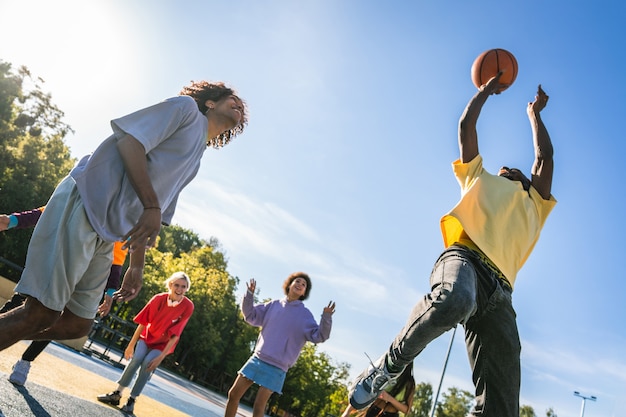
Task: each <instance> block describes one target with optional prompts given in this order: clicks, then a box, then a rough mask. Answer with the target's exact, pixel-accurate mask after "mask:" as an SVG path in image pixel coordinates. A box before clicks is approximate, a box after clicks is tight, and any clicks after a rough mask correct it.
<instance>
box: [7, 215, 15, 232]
mask: <svg viewBox="0 0 626 417" xmlns="http://www.w3.org/2000/svg"><path fill="white" fill-rule="evenodd" d="M15 226H17V216H16V215H14V214H9V225H8V226H7V229H13V228H14V227H15Z"/></svg>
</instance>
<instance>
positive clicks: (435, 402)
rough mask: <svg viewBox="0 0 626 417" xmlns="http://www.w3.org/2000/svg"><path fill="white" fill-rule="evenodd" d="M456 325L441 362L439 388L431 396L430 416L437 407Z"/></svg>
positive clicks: (432, 415) (432, 416)
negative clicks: (444, 358) (432, 396)
mask: <svg viewBox="0 0 626 417" xmlns="http://www.w3.org/2000/svg"><path fill="white" fill-rule="evenodd" d="M456 328H457V326H454V331H453V332H452V337H451V338H450V344H449V345H448V353H446V360H445V362H444V363H443V371H441V378H439V388H437V393H436V394H435V397H434V398H433V408H431V409H430V417H434V415H435V409H436V408H437V399H438V398H439V391H441V384H442V383H443V376H444V375H445V374H446V367H447V366H448V359H450V351H451V350H452V342H454V335H455V334H456Z"/></svg>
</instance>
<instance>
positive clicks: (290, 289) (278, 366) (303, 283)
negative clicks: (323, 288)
mask: <svg viewBox="0 0 626 417" xmlns="http://www.w3.org/2000/svg"><path fill="white" fill-rule="evenodd" d="M246 285H247V287H248V291H247V292H246V295H245V296H244V297H243V301H242V302H241V311H242V312H243V317H244V319H245V320H246V322H247V323H248V324H251V325H252V326H257V327H261V333H260V334H259V338H258V339H257V342H256V347H255V349H254V353H253V354H252V356H251V357H250V359H248V361H247V362H246V363H245V364H244V365H243V367H242V368H241V369H240V370H239V373H238V375H237V378H236V379H235V382H234V383H233V385H232V387H231V388H230V390H229V391H228V402H227V403H226V408H225V411H224V417H234V416H235V414H236V413H237V408H238V406H239V400H240V399H241V397H242V396H243V395H244V394H245V393H246V391H247V390H248V388H250V387H251V386H252V384H254V383H256V384H258V385H259V391H258V392H257V395H256V398H255V400H254V407H253V413H252V416H253V417H262V416H263V415H264V414H265V406H266V404H267V401H268V400H269V398H270V396H271V395H272V393H274V392H278V393H279V394H280V393H281V392H282V391H281V390H282V388H283V383H284V382H285V375H286V374H287V370H289V368H291V366H292V365H293V364H294V363H295V362H296V360H297V359H298V355H300V351H301V350H302V348H303V347H304V344H305V343H306V342H307V341H308V342H312V343H322V342H324V341H325V340H327V339H328V338H329V337H330V330H331V327H332V315H333V313H334V312H335V303H334V302H332V301H331V302H329V303H328V306H326V307H324V311H323V313H322V319H321V321H320V324H319V325H318V324H317V322H316V321H315V318H314V317H313V314H311V312H310V311H309V309H308V308H306V307H305V306H304V303H303V302H302V300H306V299H307V298H308V296H309V293H310V291H311V278H309V276H308V275H307V274H305V273H304V272H294V273H293V274H291V275H289V276H288V277H287V279H286V280H285V282H284V283H283V290H284V291H285V295H286V297H285V298H283V299H280V300H272V301H269V302H267V303H264V304H257V305H254V291H255V289H256V281H255V280H254V279H251V280H250V282H249V283H248V284H246Z"/></svg>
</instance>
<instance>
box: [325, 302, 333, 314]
mask: <svg viewBox="0 0 626 417" xmlns="http://www.w3.org/2000/svg"><path fill="white" fill-rule="evenodd" d="M324 313H328V314H331V315H332V314H334V313H335V302H334V301H330V302H329V303H328V305H327V306H326V307H324Z"/></svg>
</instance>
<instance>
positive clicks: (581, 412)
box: [574, 391, 597, 417]
mask: <svg viewBox="0 0 626 417" xmlns="http://www.w3.org/2000/svg"><path fill="white" fill-rule="evenodd" d="M574 396H576V397H580V398H582V399H583V403H582V405H581V407H580V417H584V416H585V403H586V402H587V400H591V401H595V400H597V398H596V397H595V396H594V395H591V396H589V397H585V396H584V395H581V394H580V392H578V391H574Z"/></svg>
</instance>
